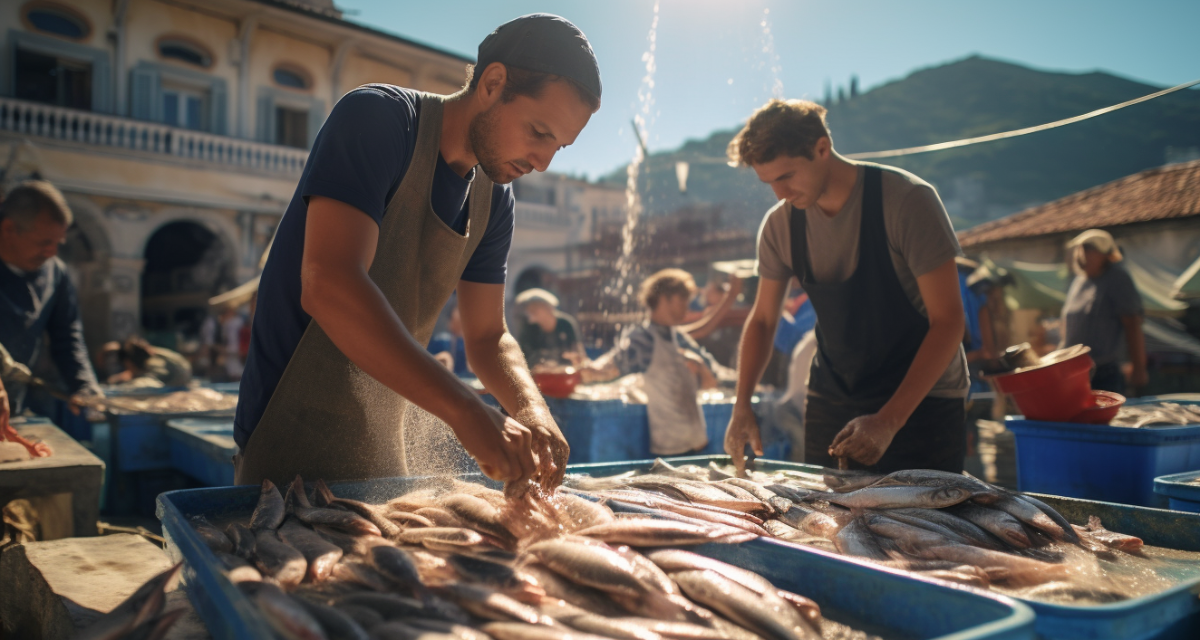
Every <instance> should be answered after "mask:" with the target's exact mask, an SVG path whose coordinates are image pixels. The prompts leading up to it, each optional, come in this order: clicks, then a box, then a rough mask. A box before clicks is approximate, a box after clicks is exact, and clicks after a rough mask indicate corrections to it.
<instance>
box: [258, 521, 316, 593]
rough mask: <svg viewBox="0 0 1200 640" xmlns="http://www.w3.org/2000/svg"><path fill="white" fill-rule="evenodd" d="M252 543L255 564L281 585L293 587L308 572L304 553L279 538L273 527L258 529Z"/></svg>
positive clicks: (264, 573)
mask: <svg viewBox="0 0 1200 640" xmlns="http://www.w3.org/2000/svg"><path fill="white" fill-rule="evenodd" d="M254 543H255V554H254V564H255V566H257V567H258V570H259V571H261V572H262V573H263V575H265V576H269V577H272V578H274V579H275V580H276V581H278V582H279V584H280V585H281V586H284V587H289V588H290V587H295V586H296V585H298V584H300V582H301V581H302V580H304V577H305V576H306V575H307V574H308V561H307V560H305V559H304V555H303V554H301V553H300V552H299V551H297V550H296V549H294V548H292V546H291V545H289V544H287V543H286V542H284V541H283V540H281V539H280V537H279V534H278V533H277V532H276V531H275V530H274V529H259V531H258V533H257V534H256V535H255V536H254Z"/></svg>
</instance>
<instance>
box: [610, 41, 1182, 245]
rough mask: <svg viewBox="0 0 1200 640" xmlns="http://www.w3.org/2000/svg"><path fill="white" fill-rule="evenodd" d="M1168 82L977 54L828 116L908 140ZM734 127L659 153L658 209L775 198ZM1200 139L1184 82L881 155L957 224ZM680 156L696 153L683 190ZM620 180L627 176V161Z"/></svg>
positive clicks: (652, 176) (1159, 159)
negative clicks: (743, 160)
mask: <svg viewBox="0 0 1200 640" xmlns="http://www.w3.org/2000/svg"><path fill="white" fill-rule="evenodd" d="M1159 88H1160V87H1153V86H1150V85H1146V84H1142V83H1139V82H1134V81H1132V80H1127V79H1124V78H1119V77H1117V76H1113V75H1110V74H1107V73H1101V72H1093V73H1082V74H1073V73H1056V72H1047V71H1039V70H1035V69H1030V68H1027V67H1022V66H1019V65H1015V64H1011V63H1007V62H1002V61H998V60H991V59H987V58H982V57H978V56H973V57H970V58H967V59H965V60H960V61H957V62H952V63H949V64H945V65H942V66H938V67H932V68H929V69H922V70H919V71H916V72H914V73H912V74H911V75H909V76H908V77H906V78H904V79H902V80H897V81H894V82H889V83H887V84H884V85H881V86H879V87H875V88H873V89H871V90H870V91H867V92H865V93H863V94H861V95H859V96H858V97H856V98H853V99H850V100H846V101H844V102H841V103H839V104H834V105H832V106H831V107H830V109H829V124H830V128H831V130H832V132H833V139H834V146H835V147H836V148H837V149H838V150H839V151H840V152H842V153H856V152H865V151H877V150H883V149H894V148H899V147H910V146H917V145H922V144H930V143H936V142H943V141H946V140H953V139H957V138H964V137H971V136H978V135H985V134H990V133H996V132H1000V131H1006V130H1009V129H1016V128H1020V127H1027V126H1031V125H1036V124H1041V123H1044V122H1050V121H1053V120H1058V119H1061V118H1067V117H1070V116H1074V115H1078V114H1081V113H1085V112H1087V111H1091V110H1094V109H1098V108H1101V107H1104V106H1107V105H1110V104H1114V103H1118V102H1122V101H1125V100H1129V99H1131V98H1135V97H1138V96H1142V95H1145V94H1148V93H1151V92H1153V91H1155V90H1157V89H1159ZM733 133H734V131H733V130H730V131H722V132H716V133H713V134H712V135H711V136H709V138H708V139H706V140H699V141H689V142H688V143H686V144H684V145H683V146H682V147H680V148H679V149H677V150H675V151H671V152H666V153H658V154H654V155H653V156H652V157H651V159H650V162H649V170H648V171H646V172H644V174H643V175H644V180H643V194H644V196H645V198H646V202H647V209H648V211H649V212H650V213H651V214H655V213H665V212H669V211H672V210H675V209H677V208H679V207H680V206H685V205H687V204H689V203H693V204H694V203H696V202H706V203H722V204H725V205H726V207H727V210H730V211H732V212H737V213H738V215H737V217H738V218H739V219H740V220H741V221H742V222H743V224H745V225H746V226H753V225H755V224H756V223H757V221H758V219H759V218H760V217H761V215H762V213H763V211H765V209H766V208H767V207H769V206H770V205H771V203H772V202H773V197H772V196H771V193H770V191H769V190H768V189H767V188H766V187H765V186H763V185H761V184H759V183H758V181H757V180H756V179H755V177H754V174H753V172H751V171H749V170H747V169H741V170H735V169H732V168H729V167H727V166H724V165H721V164H719V163H716V162H713V161H712V159H714V158H719V157H722V156H724V151H725V146H726V144H727V143H728V142H729V140H730V138H732V136H733ZM1171 148H1173V149H1175V150H1176V151H1177V153H1178V152H1180V151H1182V152H1183V153H1187V152H1188V150H1192V152H1194V151H1195V150H1196V149H1200V91H1197V90H1187V91H1183V92H1179V93H1176V94H1172V95H1169V96H1166V97H1163V98H1159V99H1157V100H1154V101H1151V102H1148V103H1143V104H1140V105H1136V106H1133V107H1129V108H1127V109H1124V110H1121V111H1118V112H1116V113H1113V114H1108V115H1104V116H1101V117H1099V118H1096V119H1093V120H1089V121H1086V122H1082V123H1079V124H1075V125H1070V126H1067V127H1064V128H1061V129H1056V130H1052V131H1047V132H1044V133H1037V134H1033V135H1030V136H1026V137H1022V138H1017V139H1014V140H1008V141H1003V142H996V143H987V144H982V145H977V146H973V147H967V148H963V149H954V150H950V151H943V152H936V153H930V154H923V155H916V156H909V157H905V158H896V159H890V160H887V161H884V162H885V164H892V165H895V166H898V167H902V168H904V169H907V170H909V171H912V172H914V173H916V174H917V175H919V176H921V177H923V178H925V179H926V180H928V181H930V182H931V183H933V184H934V185H935V186H937V188H938V190H939V192H941V194H942V198H943V200H944V201H945V202H946V205H947V209H948V210H949V211H950V214H951V216H952V217H953V218H954V219H955V222H956V226H957V227H958V228H965V227H967V226H971V225H974V224H978V223H979V222H983V221H986V220H990V219H995V218H998V217H1001V216H1003V215H1007V214H1009V213H1012V212H1014V211H1018V210H1020V209H1023V208H1025V207H1027V206H1030V205H1033V204H1038V203H1041V202H1046V201H1049V200H1054V199H1056V198H1060V197H1062V196H1065V195H1068V194H1071V193H1074V192H1076V191H1079V190H1082V189H1086V188H1088V187H1092V186H1095V185H1098V184H1102V183H1105V182H1108V181H1110V180H1114V179H1117V178H1120V177H1122V176H1125V175H1129V174H1131V173H1136V172H1138V171H1141V170H1143V169H1147V168H1150V167H1155V166H1159V165H1162V164H1164V162H1165V161H1166V159H1167V157H1168V149H1171ZM677 160H688V161H695V162H697V163H696V164H693V165H692V167H691V175H690V177H689V179H688V187H689V191H688V193H687V194H686V195H681V194H680V193H679V190H678V187H677V184H678V183H677V182H676V179H675V162H676V161H677ZM611 179H614V180H618V181H621V182H623V181H624V169H623V168H622V169H621V170H619V171H616V172H614V174H613V175H612V176H611Z"/></svg>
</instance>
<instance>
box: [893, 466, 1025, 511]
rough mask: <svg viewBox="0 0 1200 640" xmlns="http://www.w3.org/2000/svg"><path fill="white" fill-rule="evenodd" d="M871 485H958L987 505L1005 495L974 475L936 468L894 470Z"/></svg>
mask: <svg viewBox="0 0 1200 640" xmlns="http://www.w3.org/2000/svg"><path fill="white" fill-rule="evenodd" d="M871 486H872V487H889V486H916V487H958V488H960V489H966V490H967V491H970V492H971V500H973V501H975V502H976V503H978V504H985V505H986V504H993V503H995V502H997V501H999V500H1000V499H1001V498H1003V497H1004V492H1003V491H1001V490H1000V489H997V488H996V487H994V486H992V485H990V484H988V483H986V482H984V481H982V480H979V479H978V478H975V477H974V476H970V475H966V474H961V473H950V472H949V471H937V470H934V469H903V470H900V471H894V472H892V473H889V474H887V475H886V476H884V477H882V478H880V479H879V480H877V481H875V482H874V483H873V484H872V485H871Z"/></svg>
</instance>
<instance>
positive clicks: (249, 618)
mask: <svg viewBox="0 0 1200 640" xmlns="http://www.w3.org/2000/svg"><path fill="white" fill-rule="evenodd" d="M706 459H707V458H706ZM676 460H678V461H680V462H682V461H683V459H672V461H676ZM642 464H643V465H645V464H647V463H646V462H645V461H642ZM572 470H574V469H573V468H572ZM463 479H466V480H470V481H475V482H484V480H483V479H482V477H481V476H478V475H475V476H464V477H463ZM418 482H419V479H407V478H394V479H388V480H375V481H370V482H349V483H335V484H334V485H332V487H331V488H332V489H333V491H334V492H335V493H337V494H338V495H342V496H347V497H351V498H356V499H359V500H363V501H367V502H375V503H381V502H384V501H386V500H387V499H389V498H392V497H395V496H397V495H400V494H401V493H403V492H405V491H407V490H409V489H411V488H413V487H414V486H416V484H417V483H418ZM489 484H492V486H496V485H495V484H494V483H489ZM257 499H258V488H257V487H223V488H216V489H196V490H189V491H177V492H172V493H168V494H164V495H162V496H159V501H158V517H159V519H160V520H161V521H162V524H163V534H164V536H165V537H166V539H167V551H168V553H169V554H170V555H171V556H172V558H174V559H177V560H178V559H182V560H185V561H186V564H185V566H184V580H185V582H186V589H187V593H188V596H189V598H190V599H191V601H192V603H193V604H194V605H195V607H196V611H197V613H198V614H199V615H200V617H201V619H202V620H204V622H205V624H206V625H207V626H208V630H209V632H210V633H211V634H212V636H213V637H214V638H230V639H237V640H242V639H246V640H248V639H250V638H265V637H272V636H271V632H270V631H269V628H268V626H267V624H266V622H265V620H264V619H263V618H262V616H261V614H260V613H259V612H258V611H257V610H256V609H255V608H254V607H253V606H252V605H251V603H250V602H249V600H247V599H246V598H245V597H244V596H243V595H242V594H241V592H239V591H238V590H237V589H236V588H235V587H234V586H233V585H232V584H230V583H229V581H228V580H227V579H226V578H225V577H224V575H223V574H222V572H221V570H220V567H219V564H218V563H217V561H216V558H215V557H214V556H213V555H212V552H211V551H209V550H208V547H206V546H204V543H203V542H201V541H200V539H199V537H198V536H197V535H196V534H195V532H193V531H192V528H191V527H190V526H189V525H188V523H187V518H188V517H191V516H193V515H205V516H207V517H208V518H209V519H210V520H212V521H216V522H219V521H223V520H227V519H230V518H248V517H249V514H250V512H251V511H252V510H253V508H254V504H255V502H256V501H257ZM692 549H693V550H695V551H697V552H699V553H704V554H706V555H710V556H712V557H715V558H719V559H722V560H724V561H726V562H730V563H733V564H737V565H740V566H744V567H746V568H749V569H752V570H755V571H758V572H760V573H762V574H763V575H764V576H765V577H767V578H768V579H770V580H771V581H772V582H774V583H775V584H776V585H777V586H779V587H780V588H783V589H788V590H791V591H795V592H797V593H800V594H803V595H806V596H809V597H811V598H813V599H814V600H815V601H816V602H817V603H818V604H820V605H821V608H822V610H823V611H824V613H825V615H826V616H827V617H829V618H830V619H833V620H836V621H839V622H843V623H846V624H849V625H851V626H853V627H856V628H859V629H864V630H867V631H869V632H871V633H877V634H880V635H882V636H883V637H885V638H905V639H910V640H926V639H932V638H941V639H942V640H950V639H953V640H976V639H980V640H982V639H989V640H1032V639H1033V638H1034V632H1033V625H1034V619H1033V614H1032V612H1031V611H1030V610H1029V608H1028V607H1026V606H1025V605H1022V604H1021V603H1019V602H1016V601H1014V600H1012V599H1009V598H1005V597H1000V596H994V595H991V594H984V593H981V592H978V591H973V590H969V589H962V588H956V587H953V586H948V585H946V584H944V583H940V582H936V581H931V580H925V579H921V578H916V577H913V576H911V575H908V574H903V573H900V572H895V571H888V570H880V569H877V568H874V567H871V566H869V565H866V564H865V563H862V562H858V561H855V560H847V559H845V558H842V557H840V556H835V555H832V554H827V553H822V552H816V551H813V552H801V553H797V552H796V548H795V547H793V546H791V545H785V544H781V543H778V542H775V541H773V540H756V541H752V542H748V543H745V544H742V545H736V546H734V545H703V546H700V547H693V548H692Z"/></svg>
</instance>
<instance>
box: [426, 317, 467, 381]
mask: <svg viewBox="0 0 1200 640" xmlns="http://www.w3.org/2000/svg"><path fill="white" fill-rule="evenodd" d="M429 353H432V354H433V357H434V358H437V361H438V362H440V363H442V365H443V366H445V367H446V368H447V369H449V370H450V371H453V372H454V375H456V376H458V377H460V378H462V377H465V376H474V375H475V374H473V373H471V366H470V364H468V363H467V344H466V341H465V340H463V330H462V316H460V315H458V305H457V304H456V305H454V309H452V310H451V311H450V320H449V322H448V323H447V324H446V331H445V332H444V333H440V334H438V335H436V336H434V337H433V339H432V340H430V341H429Z"/></svg>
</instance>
